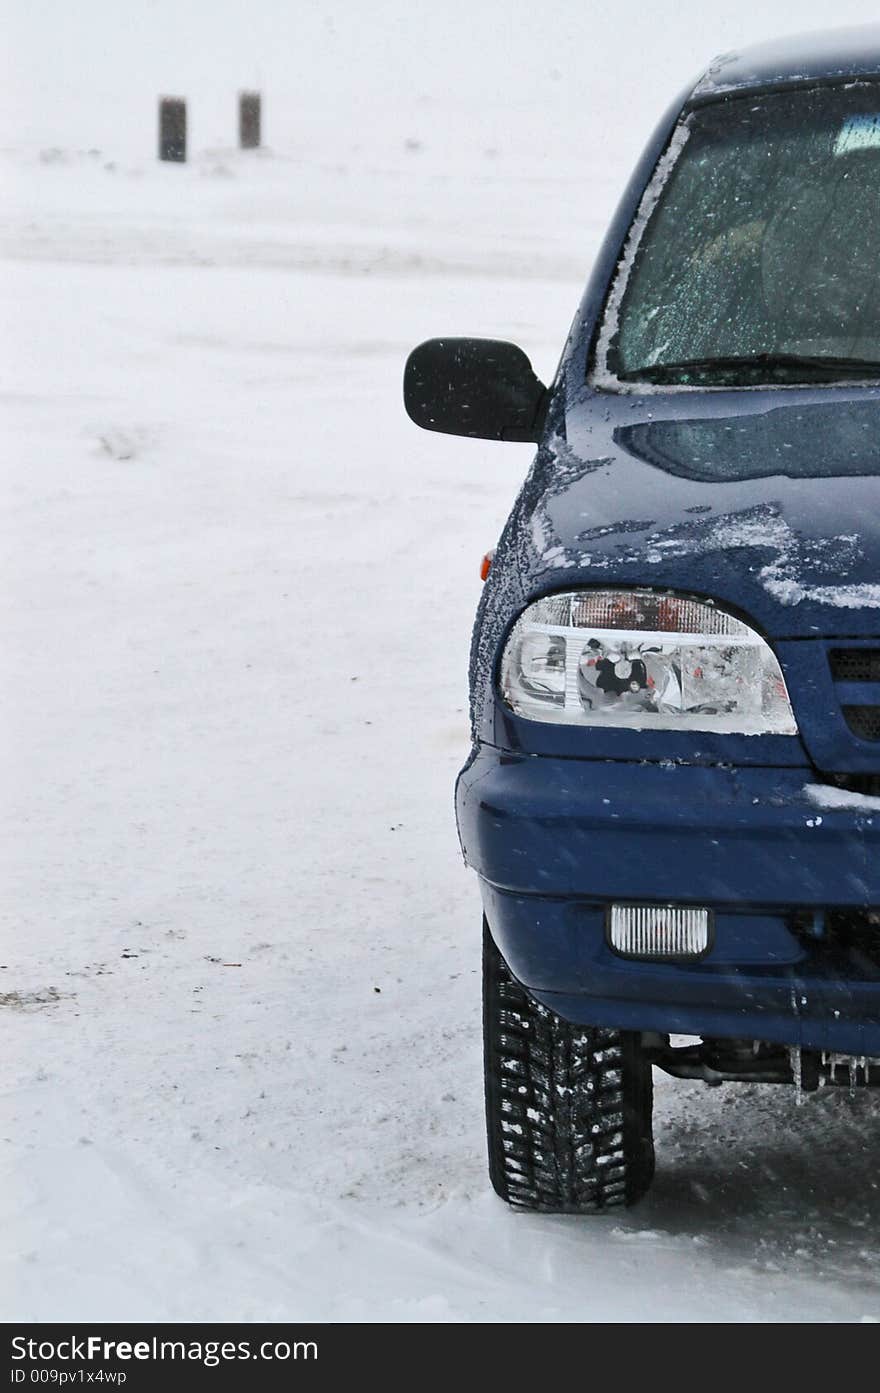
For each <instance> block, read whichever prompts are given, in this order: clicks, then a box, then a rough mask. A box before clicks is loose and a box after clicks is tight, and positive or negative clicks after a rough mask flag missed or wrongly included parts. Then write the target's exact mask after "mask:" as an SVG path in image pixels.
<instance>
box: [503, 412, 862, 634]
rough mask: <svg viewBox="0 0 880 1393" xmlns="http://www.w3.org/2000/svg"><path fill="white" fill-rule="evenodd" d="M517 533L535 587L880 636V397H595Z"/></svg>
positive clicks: (530, 484) (562, 438)
mask: <svg viewBox="0 0 880 1393" xmlns="http://www.w3.org/2000/svg"><path fill="white" fill-rule="evenodd" d="M780 397H784V398H786V400H785V401H784V402H783V404H781V405H780V404H779V402H780ZM561 425H562V423H560V426H561ZM517 530H518V532H519V538H518V541H519V543H520V545H519V546H518V547H517V551H518V565H519V567H520V580H521V583H522V586H523V592H524V595H525V596H526V597H530V596H534V595H536V594H539V593H545V592H547V591H548V590H559V589H563V588H568V587H569V586H570V585H582V584H589V585H605V584H608V585H613V584H617V583H622V584H626V585H651V586H660V587H663V588H666V587H669V588H672V589H676V590H687V591H691V592H693V593H697V594H704V595H710V596H713V597H714V598H716V599H717V600H719V601H720V602H722V603H724V602H727V603H729V604H730V605H732V606H734V607H735V608H737V609H739V610H741V611H745V612H746V613H747V614H749V615H751V616H752V618H753V619H754V620H755V621H756V622H757V624H758V625H759V626H760V627H761V628H763V629H764V631H765V632H767V633H768V634H770V635H772V636H774V637H776V638H802V637H812V638H816V637H833V636H840V635H853V636H858V635H878V634H880V392H878V391H876V390H875V389H872V388H864V387H863V388H830V389H829V388H825V389H820V390H800V389H792V390H788V391H785V390H777V391H773V392H764V391H754V392H753V391H740V392H728V391H716V392H677V393H676V392H667V393H653V392H652V393H649V394H644V395H636V394H633V395H623V394H621V395H611V394H607V393H602V394H600V393H595V392H590V393H588V394H586V395H585V396H584V397H583V398H582V399H581V400H580V401H579V402H576V403H575V404H574V405H573V406H571V407H570V408H569V409H568V411H567V414H566V417H565V421H564V428H560V429H558V430H557V432H556V433H555V434H552V435H551V437H550V438H549V440H548V442H547V443H546V444H545V446H544V447H542V450H541V451H540V453H539V456H538V459H537V461H536V463H535V467H534V469H533V472H532V475H531V476H530V479H529V480H528V481H527V484H526V486H525V488H524V491H523V495H522V497H521V507H520V509H519V516H518V527H517Z"/></svg>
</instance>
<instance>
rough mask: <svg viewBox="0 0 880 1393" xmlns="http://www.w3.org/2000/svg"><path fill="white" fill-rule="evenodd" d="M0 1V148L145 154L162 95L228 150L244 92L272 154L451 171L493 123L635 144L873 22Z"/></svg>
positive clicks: (422, 1) (144, 0) (856, 5)
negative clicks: (724, 79) (717, 87)
mask: <svg viewBox="0 0 880 1393" xmlns="http://www.w3.org/2000/svg"><path fill="white" fill-rule="evenodd" d="M2 3H3V11H4V16H3V33H4V58H3V62H4V67H5V72H4V73H3V74H0V76H2V79H3V80H2V93H0V115H2V121H3V130H4V136H3V138H2V144H3V145H6V146H19V145H23V144H26V145H32V144H34V143H36V144H41V145H58V146H80V147H82V146H85V147H88V146H97V147H99V148H101V149H103V150H106V151H108V152H111V153H120V154H121V153H126V154H138V153H139V154H143V155H149V154H151V153H152V151H153V148H154V141H155V99H156V96H157V94H158V93H159V92H162V91H164V92H169V93H174V94H180V95H184V96H187V97H188V98H189V101H190V114H191V133H192V143H193V148H198V147H199V146H205V145H212V144H218V143H229V142H230V140H231V139H232V132H233V126H232V117H231V115H230V111H231V110H234V101H235V93H236V91H237V89H238V88H240V87H247V86H251V85H256V86H259V87H261V88H262V89H263V90H264V92H265V94H266V123H267V135H268V137H269V142H270V143H271V144H274V145H276V146H277V147H278V148H280V149H281V148H290V147H292V146H294V145H296V144H297V143H300V142H306V143H308V142H309V141H312V140H315V141H318V140H320V141H322V142H329V144H330V145H331V146H332V145H333V144H334V143H336V144H338V145H339V147H340V148H343V147H344V146H345V144H346V142H348V144H349V145H351V143H352V142H353V141H354V140H356V139H362V140H367V141H370V140H375V141H376V142H377V143H381V141H382V140H383V139H386V138H389V137H390V136H392V135H399V136H400V137H401V138H405V137H406V136H411V137H422V136H424V135H425V134H426V133H427V135H428V136H429V137H430V138H431V139H432V140H434V141H435V142H436V141H437V140H438V139H443V140H445V141H447V142H448V144H449V147H450V148H449V154H450V155H451V156H452V157H453V159H454V155H455V148H456V146H457V144H458V143H459V142H461V143H463V144H466V143H467V142H468V141H470V140H472V139H478V140H482V141H484V142H485V141H486V140H496V141H497V140H503V137H504V133H505V114H506V116H507V118H508V119H509V120H510V121H511V122H512V123H513V124H514V125H516V124H517V123H518V122H519V123H521V122H522V121H524V120H527V121H528V122H529V125H530V126H531V127H532V128H533V129H534V130H535V132H536V133H539V134H540V135H541V137H542V138H545V139H546V142H547V148H548V149H550V148H551V147H552V148H554V149H557V150H558V149H559V148H560V146H559V141H560V140H562V141H565V140H589V139H597V140H602V141H605V140H607V139H609V138H610V137H613V136H614V135H620V134H621V133H623V134H624V135H625V136H628V133H629V132H632V142H633V145H634V146H635V145H637V144H640V143H641V140H642V138H643V137H644V136H645V135H646V134H647V128H648V127H649V126H650V125H651V123H652V122H653V120H654V119H655V117H657V116H658V115H659V114H660V111H661V109H662V108H663V107H665V105H666V103H667V102H668V100H669V99H671V97H672V96H673V95H674V94H675V92H676V91H677V90H678V88H679V87H680V86H681V85H682V84H683V83H684V82H685V81H686V80H687V79H688V78H689V77H690V76H691V75H692V74H694V73H695V72H696V71H697V70H698V69H700V68H701V67H702V66H703V65H704V64H705V62H706V61H707V60H708V59H709V58H711V57H712V56H714V55H715V54H717V53H719V52H723V51H727V50H729V49H732V48H737V47H740V46H743V45H745V44H748V43H753V42H756V41H759V40H762V39H765V38H768V37H773V36H776V35H784V34H786V33H796V32H801V31H803V30H809V29H817V28H822V27H824V26H825V25H827V24H828V23H829V19H830V22H831V23H833V24H834V25H845V24H858V23H870V22H872V21H873V20H874V19H875V17H876V11H875V7H874V6H873V5H872V4H871V3H870V0H836V2H835V4H834V5H833V6H830V5H829V4H828V3H827V0H796V3H795V0H737V3H735V4H717V3H712V0H708V2H707V0H669V3H665V4H664V3H659V4H658V3H645V2H644V0H619V3H617V4H615V3H613V0H612V2H611V3H609V0H601V2H600V0H541V3H535V0H29V3H24V0H2ZM465 117H466V119H463V118H465ZM626 153H627V154H629V151H627V152H626Z"/></svg>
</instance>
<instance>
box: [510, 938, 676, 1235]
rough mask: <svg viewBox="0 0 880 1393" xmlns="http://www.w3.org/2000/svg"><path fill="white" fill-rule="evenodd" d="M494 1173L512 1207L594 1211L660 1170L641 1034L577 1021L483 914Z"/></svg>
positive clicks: (634, 1196) (631, 1194) (631, 1196)
mask: <svg viewBox="0 0 880 1393" xmlns="http://www.w3.org/2000/svg"><path fill="white" fill-rule="evenodd" d="M483 1042H484V1061H485V1074H486V1127H487V1134H488V1144H489V1175H490V1177H491V1180H492V1184H493V1186H494V1188H495V1190H496V1191H497V1193H498V1194H499V1195H500V1196H501V1198H502V1199H505V1200H507V1202H508V1203H509V1204H512V1205H514V1206H516V1208H518V1209H539V1210H544V1211H547V1212H551V1213H552V1212H555V1213H564V1214H591V1213H595V1212H597V1211H599V1210H603V1209H610V1208H612V1207H613V1206H617V1205H623V1204H634V1203H635V1201H636V1200H638V1199H640V1198H641V1197H642V1195H643V1194H644V1193H645V1191H646V1190H647V1189H648V1186H649V1185H650V1183H651V1178H652V1176H653V1174H654V1142H653V1137H652V1132H651V1113H652V1106H653V1087H652V1079H651V1066H650V1064H649V1063H647V1061H646V1060H645V1058H644V1055H643V1053H642V1050H641V1045H640V1039H639V1036H638V1035H635V1034H631V1033H628V1032H625V1031H620V1030H598V1029H594V1028H592V1027H590V1026H581V1025H572V1024H571V1023H570V1022H568V1021H565V1020H563V1019H562V1018H561V1017H560V1016H557V1015H556V1014H555V1013H554V1012H553V1011H550V1010H549V1009H548V1008H547V1007H546V1006H542V1005H541V1004H540V1003H539V1002H537V1001H535V1000H534V999H533V998H532V997H530V996H529V994H528V993H527V992H526V991H525V989H524V988H523V987H521V986H520V984H519V983H518V982H517V981H516V979H515V978H514V977H513V975H512V973H511V971H510V969H509V968H508V966H507V964H506V962H505V961H504V959H503V957H502V956H501V954H500V953H499V951H498V949H497V948H496V946H495V942H494V940H493V938H492V935H491V933H490V932H489V927H488V925H487V923H486V921H485V919H484V920H483Z"/></svg>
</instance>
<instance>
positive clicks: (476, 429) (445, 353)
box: [403, 339, 547, 441]
mask: <svg viewBox="0 0 880 1393" xmlns="http://www.w3.org/2000/svg"><path fill="white" fill-rule="evenodd" d="M546 398H547V389H546V387H545V386H544V384H543V383H542V382H539V380H538V378H537V377H536V376H535V374H534V373H533V371H532V365H531V363H530V362H529V360H528V358H527V357H526V355H525V354H524V353H523V351H522V349H521V348H517V347H516V345H515V344H512V343H502V342H500V341H498V340H497V339H428V341H427V343H422V344H420V345H419V347H418V348H414V349H413V351H412V353H411V354H410V355H409V357H408V359H407V360H406V368H405V369H404V373H403V401H404V405H405V406H406V410H407V414H408V415H409V416H410V418H411V419H412V420H413V421H415V423H416V425H417V426H422V427H423V429H424V430H440V431H445V432H446V433H447V434H448V435H471V436H476V437H478V438H479V439H481V440H533V441H537V439H538V437H539V434H540V429H541V425H542V424H543V416H544V405H545V401H546Z"/></svg>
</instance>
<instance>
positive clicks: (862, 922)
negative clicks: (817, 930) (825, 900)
mask: <svg viewBox="0 0 880 1393" xmlns="http://www.w3.org/2000/svg"><path fill="white" fill-rule="evenodd" d="M825 930H826V933H827V935H828V938H829V940H830V942H831V943H832V944H833V945H834V946H835V947H836V948H840V949H842V950H843V951H844V953H845V954H846V955H847V957H848V958H850V959H851V960H852V962H853V963H854V965H856V966H858V967H861V968H863V969H864V968H867V969H869V970H870V972H871V973H872V974H873V973H876V971H877V970H878V968H880V910H877V909H831V910H829V911H828V913H827V915H826V917H825Z"/></svg>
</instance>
